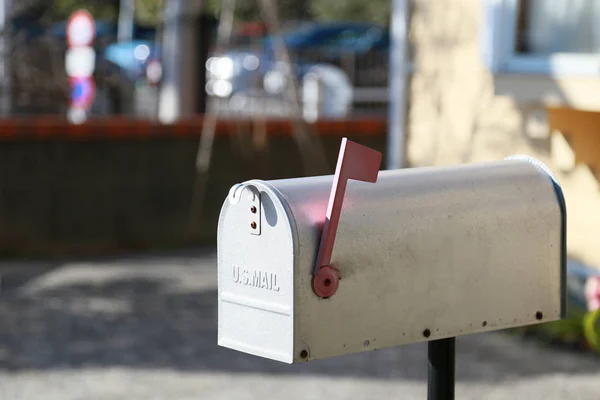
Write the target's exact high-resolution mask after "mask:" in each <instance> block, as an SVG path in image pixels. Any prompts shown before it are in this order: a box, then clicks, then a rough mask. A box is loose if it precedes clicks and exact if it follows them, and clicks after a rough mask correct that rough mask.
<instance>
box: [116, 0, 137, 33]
mask: <svg viewBox="0 0 600 400" xmlns="http://www.w3.org/2000/svg"><path fill="white" fill-rule="evenodd" d="M134 25H135V0H120V2H119V25H118V26H117V40H118V41H119V42H127V41H130V40H131V39H133V27H134Z"/></svg>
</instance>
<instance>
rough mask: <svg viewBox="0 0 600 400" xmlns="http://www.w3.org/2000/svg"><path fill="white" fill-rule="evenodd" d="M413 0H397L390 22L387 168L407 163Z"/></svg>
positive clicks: (401, 166)
mask: <svg viewBox="0 0 600 400" xmlns="http://www.w3.org/2000/svg"><path fill="white" fill-rule="evenodd" d="M409 2H410V0H393V1H392V16H391V23H390V25H391V26H390V35H391V37H390V39H391V48H390V63H389V65H390V66H389V68H390V69H389V88H390V89H389V94H388V96H389V108H388V137H387V169H398V168H403V167H404V166H405V164H406V113H407V86H408V85H407V82H408V79H407V76H408V74H407V65H408V63H407V60H406V53H407V51H406V49H407V47H408V26H409V19H410V5H409Z"/></svg>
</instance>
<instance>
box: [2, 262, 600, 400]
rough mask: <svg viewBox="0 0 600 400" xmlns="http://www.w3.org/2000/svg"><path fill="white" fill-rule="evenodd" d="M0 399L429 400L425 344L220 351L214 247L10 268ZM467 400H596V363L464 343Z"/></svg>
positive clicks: (541, 350) (537, 349)
mask: <svg viewBox="0 0 600 400" xmlns="http://www.w3.org/2000/svg"><path fill="white" fill-rule="evenodd" d="M0 274H1V279H2V283H1V292H0V400H13V399H19V400H20V399H27V400H30V399H44V400H54V399H56V400H71V399H86V400H87V399H89V400H94V399H98V400H100V399H102V400H104V399H128V400H135V399H144V400H151V399H168V400H179V399H182V400H183V399H233V400H244V399H260V400H264V399H286V400H295V399H322V398H327V399H328V400H336V399H365V400H366V399H369V400H372V399H424V398H425V396H426V393H425V383H426V378H427V377H426V364H425V360H426V359H425V357H426V348H425V346H424V345H423V344H418V345H409V346H403V347H399V348H395V349H390V350H380V351H376V352H369V353H364V354H359V355H353V356H346V357H339V358H334V359H329V360H322V361H315V362H312V363H308V364H303V365H297V366H289V365H285V364H280V363H276V362H272V361H268V360H263V359H260V358H257V357H253V356H249V355H244V354H242V353H237V352H234V351H231V350H228V349H223V348H219V347H217V346H216V323H217V321H216V265H215V256H214V253H213V252H212V251H189V252H184V253H178V254H168V255H164V254H163V255H152V256H151V255H145V256H132V257H118V258H106V259H97V260H93V261H86V262H64V263H51V262H47V263H45V262H39V263H34V262H27V263H25V262H3V263H0ZM456 398H457V399H545V400H547V399H561V400H562V399H594V400H597V399H600V358H598V357H595V356H592V355H589V354H582V353H577V352H569V351H566V350H559V349H553V348H547V347H543V346H541V345H540V344H538V343H536V342H533V341H530V340H525V339H521V338H517V337H512V336H508V335H506V334H502V333H493V334H481V335H472V336H466V337H462V338H459V339H458V341H457V396H456Z"/></svg>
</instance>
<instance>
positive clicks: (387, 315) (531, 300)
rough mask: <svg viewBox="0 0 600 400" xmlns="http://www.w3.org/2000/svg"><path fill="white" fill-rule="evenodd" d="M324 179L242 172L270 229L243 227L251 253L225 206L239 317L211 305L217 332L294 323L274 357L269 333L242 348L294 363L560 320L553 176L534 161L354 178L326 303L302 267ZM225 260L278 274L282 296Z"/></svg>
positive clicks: (229, 277)
mask: <svg viewBox="0 0 600 400" xmlns="http://www.w3.org/2000/svg"><path fill="white" fill-rule="evenodd" d="M332 178H333V177H331V176H328V177H316V178H314V177H313V178H300V179H291V180H281V181H271V182H266V183H265V182H260V181H251V182H249V183H248V185H250V186H252V187H256V188H258V190H259V191H261V192H262V196H261V202H263V203H265V201H266V202H268V203H269V205H270V206H271V207H272V208H271V211H274V212H276V218H275V220H276V223H275V224H274V226H270V225H268V224H265V223H264V222H263V224H262V232H263V233H264V235H265V236H263V234H262V233H261V235H260V236H256V235H252V236H253V238H256V241H253V242H252V243H253V244H252V246H251V247H252V248H251V249H249V248H248V247H245V246H249V245H248V244H247V243H249V241H250V240H251V238H250V236H251V235H249V234H248V233H247V230H246V229H245V228H243V229H242V228H241V227H240V226H238V225H239V224H246V223H247V219H246V218H245V217H243V211H240V213H241V214H240V215H235V214H234V213H235V212H236V211H234V209H236V207H233V206H232V207H229V206H228V205H227V202H226V205H225V206H224V209H223V210H224V212H223V214H222V218H221V221H220V225H219V229H220V233H219V293H221V291H222V290H225V289H226V288H227V290H229V288H234V289H232V290H234V291H235V290H243V296H244V298H245V300H243V301H240V302H238V304H237V310H236V312H235V313H229V312H221V310H223V311H226V310H225V309H224V308H221V306H222V305H223V302H222V301H219V306H220V308H219V310H220V313H219V318H220V321H219V327H220V330H219V336H221V332H222V331H221V326H224V325H221V324H222V322H221V318H222V319H223V324H231V325H230V331H233V330H234V329H237V330H239V332H238V333H237V335H238V337H241V338H242V341H241V344H243V342H244V341H245V339H243V338H244V337H245V336H246V334H248V337H255V336H256V333H255V332H259V331H260V330H261V329H264V327H265V325H267V326H269V327H270V329H271V330H272V331H276V332H279V333H281V334H283V332H284V330H285V332H286V334H288V333H289V329H293V333H290V334H289V335H288V336H286V337H287V338H293V343H291V342H285V343H284V342H283V339H281V338H279V340H280V341H279V342H278V346H280V347H279V349H285V350H284V351H280V353H281V354H285V357H283V356H281V357H272V356H271V357H269V355H268V354H267V353H268V350H269V346H271V344H270V342H269V341H267V340H264V341H254V342H252V346H253V348H252V349H250V350H251V351H248V350H249V349H248V348H245V349H244V348H242V347H243V346H238V347H237V348H238V350H242V351H248V352H251V353H253V354H258V351H260V348H261V346H262V348H263V350H265V351H264V352H263V354H262V355H263V356H266V357H269V358H274V359H278V360H280V361H286V362H290V361H292V360H290V357H291V358H293V362H302V361H305V359H304V358H303V357H302V356H301V353H302V351H303V350H306V351H307V353H308V357H306V359H308V360H312V359H318V358H326V357H332V356H337V355H341V354H350V353H356V352H363V351H369V350H374V349H379V348H386V347H392V346H398V345H402V344H407V343H414V342H421V341H425V340H428V339H429V340H431V339H439V338H443V337H448V336H460V335H465V334H470V333H478V332H485V331H492V330H498V329H504V328H508V327H514V326H522V325H529V324H532V323H537V322H539V321H538V319H537V317H536V314H537V313H541V315H542V321H550V320H556V319H558V318H559V317H560V315H561V312H562V310H561V295H562V293H561V252H560V243H561V214H560V208H559V205H558V201H557V197H556V193H555V191H554V188H553V186H552V183H551V181H550V180H549V179H548V177H547V176H546V175H545V174H544V173H543V172H541V171H539V170H538V169H536V168H535V167H534V166H532V165H531V164H529V163H527V162H524V161H502V162H495V163H485V164H474V165H468V166H460V167H451V168H448V167H447V168H419V169H410V170H398V171H383V172H381V173H380V175H379V179H378V182H377V183H375V184H369V183H361V182H354V181H350V182H349V184H348V189H347V194H346V198H345V201H344V206H343V208H342V216H341V220H340V225H339V228H338V234H337V239H336V243H335V246H334V251H333V257H332V262H333V264H334V266H336V267H337V268H338V269H339V270H340V272H341V275H342V281H341V282H340V287H339V289H338V292H337V293H336V294H335V295H334V296H333V297H332V298H330V299H327V300H321V299H318V298H317V297H316V296H315V295H314V294H313V293H312V289H311V277H312V275H311V271H312V268H313V263H314V260H315V256H316V251H317V246H318V240H319V235H320V226H321V224H322V222H323V216H324V215H325V211H326V208H327V201H328V196H329V191H330V189H331V184H332ZM237 209H238V210H242V209H243V207H242V208H239V207H238V208H237ZM265 212H267V213H268V210H267V211H265ZM238 221H241V222H239V223H238ZM271 230H273V235H270V234H269V233H268V232H269V231H271ZM275 230H278V232H279V233H275ZM233 243H235V245H233ZM233 264H236V265H237V264H239V265H243V266H244V267H245V268H248V269H249V270H257V269H258V270H261V271H265V272H267V273H275V274H276V275H277V282H278V283H279V287H280V290H279V291H278V292H275V293H277V296H279V297H277V300H276V301H274V302H270V300H267V296H268V297H269V298H270V299H275V297H273V293H272V292H273V291H271V290H268V289H264V288H259V287H255V286H248V285H239V284H238V285H237V286H236V285H234V284H233V280H234V279H235V277H234V271H233V269H232V268H233ZM292 282H293V283H292ZM282 284H283V286H282ZM292 285H293V286H292ZM267 287H268V285H267ZM292 292H293V293H292ZM286 295H293V300H292V299H290V297H286ZM284 298H285V302H282V299H284ZM254 299H261V300H265V301H266V302H267V303H269V306H268V307H271V308H273V307H276V304H279V305H283V306H285V307H291V309H292V315H293V325H292V327H291V328H290V325H289V324H290V321H289V320H288V319H286V320H285V323H284V322H283V319H281V318H280V319H279V323H281V326H279V327H277V328H274V326H277V323H275V320H276V318H275V317H273V315H276V314H275V313H273V312H272V311H273V310H272V309H271V310H269V311H262V312H261V311H260V310H259V309H258V308H260V307H258V308H257V307H255V308H251V307H248V306H247V305H243V303H244V302H247V303H248V302H252V301H254ZM250 310H252V311H250ZM247 312H251V313H253V317H252V318H249V319H245V320H244V324H239V323H236V322H231V321H235V320H236V319H238V318H239V316H238V314H245V313H247ZM284 326H285V329H284ZM255 330H256V331H255ZM426 331H428V332H429V333H430V336H429V338H426V337H425V336H424V333H425V332H426ZM267 332H268V331H267ZM264 338H266V336H264ZM229 347H233V348H236V347H235V346H229ZM304 355H306V354H304Z"/></svg>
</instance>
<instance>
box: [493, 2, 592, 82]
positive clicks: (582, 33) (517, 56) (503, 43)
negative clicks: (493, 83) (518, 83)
mask: <svg viewBox="0 0 600 400" xmlns="http://www.w3.org/2000/svg"><path fill="white" fill-rule="evenodd" d="M484 1H485V3H486V5H485V11H486V18H485V20H484V42H483V46H484V49H483V50H484V54H485V57H486V62H487V63H488V65H489V67H490V68H491V69H492V71H494V72H508V73H510V72H515V73H533V74H547V75H554V76H557V75H573V76H577V75H580V76H586V75H587V76H589V75H598V76H600V1H598V0H484Z"/></svg>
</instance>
